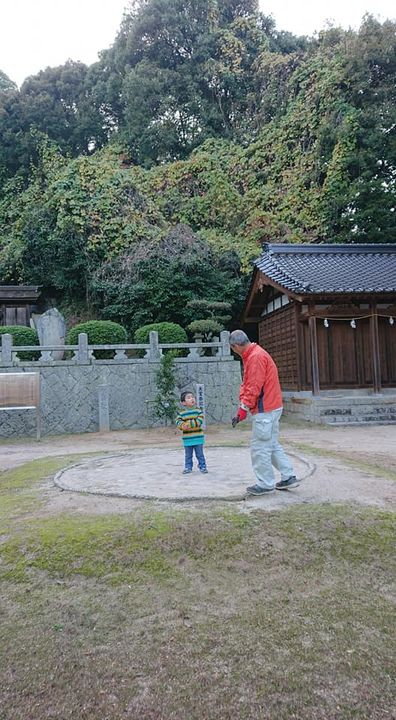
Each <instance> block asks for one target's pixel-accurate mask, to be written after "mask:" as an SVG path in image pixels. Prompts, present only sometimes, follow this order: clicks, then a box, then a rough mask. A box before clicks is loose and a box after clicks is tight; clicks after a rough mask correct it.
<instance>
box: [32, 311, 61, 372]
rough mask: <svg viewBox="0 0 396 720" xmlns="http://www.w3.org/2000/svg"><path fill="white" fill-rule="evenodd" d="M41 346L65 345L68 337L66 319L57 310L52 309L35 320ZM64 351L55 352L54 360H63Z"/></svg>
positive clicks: (53, 352) (52, 353)
mask: <svg viewBox="0 0 396 720" xmlns="http://www.w3.org/2000/svg"><path fill="white" fill-rule="evenodd" d="M34 322H35V325H36V330H37V334H38V336H39V342H40V345H64V344H65V336H66V322H65V318H64V317H63V315H61V313H60V312H59V310H57V309H56V308H50V310H47V311H46V312H45V313H43V314H42V315H39V316H38V317H36V318H34ZM63 355H64V351H63V350H53V351H52V352H51V358H52V360H63Z"/></svg>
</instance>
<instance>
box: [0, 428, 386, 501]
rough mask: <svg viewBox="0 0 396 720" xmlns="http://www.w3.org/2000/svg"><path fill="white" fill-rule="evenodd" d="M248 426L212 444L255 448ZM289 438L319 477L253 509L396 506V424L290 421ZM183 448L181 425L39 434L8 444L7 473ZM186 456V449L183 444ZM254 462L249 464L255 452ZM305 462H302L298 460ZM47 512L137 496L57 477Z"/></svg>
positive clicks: (212, 437) (210, 437) (49, 488)
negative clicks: (76, 488)
mask: <svg viewBox="0 0 396 720" xmlns="http://www.w3.org/2000/svg"><path fill="white" fill-rule="evenodd" d="M249 441H250V428H249V425H248V424H245V425H241V426H239V427H238V428H236V429H235V430H232V429H231V428H227V427H224V426H210V427H209V428H208V429H207V447H208V453H210V447H211V446H219V445H220V446H227V445H229V446H232V447H244V446H246V447H247V446H248V445H249ZM282 442H283V443H284V445H285V448H286V449H287V450H289V452H291V453H292V455H294V456H296V455H297V457H298V456H299V457H300V458H302V459H305V460H307V461H308V462H309V463H310V465H311V466H312V464H314V466H315V470H314V472H313V473H312V476H311V477H309V478H307V480H306V481H305V482H304V485H303V486H300V490H299V492H298V493H296V492H294V493H277V494H276V495H274V496H267V497H265V498H254V499H250V500H248V502H247V503H244V505H245V507H249V506H250V504H251V503H252V502H253V504H254V506H255V507H263V508H267V509H276V508H278V507H283V506H287V505H288V504H291V503H321V502H357V503H359V504H363V505H371V506H377V507H383V508H386V507H389V508H390V507H392V506H394V505H395V504H396V484H395V482H394V480H395V478H396V427H395V426H392V425H387V426H376V427H358V426H353V427H338V428H332V427H323V426H313V425H309V424H307V423H297V424H296V423H291V422H288V421H287V420H286V421H284V422H283V424H282ZM150 447H155V448H158V449H161V448H162V449H166V448H169V449H170V448H179V447H180V437H179V433H178V431H176V430H175V429H174V428H156V429H154V430H153V429H149V430H126V431H118V432H111V433H102V434H101V433H92V434H80V435H68V436H57V437H47V438H45V439H43V440H42V441H41V442H39V443H38V442H36V441H35V440H33V439H21V440H15V441H8V442H7V441H1V442H0V471H1V470H7V469H12V468H15V467H18V466H20V465H21V464H23V463H26V462H29V461H31V460H36V459H40V458H48V457H56V456H65V465H67V464H68V462H67V456H69V455H70V454H73V455H74V456H75V455H81V456H85V455H89V454H91V453H94V454H101V453H103V454H104V453H111V454H114V453H118V452H120V453H122V452H125V451H130V450H137V449H141V448H150ZM180 453H181V457H182V449H181V448H180ZM246 462H247V464H249V458H248V453H247V454H246ZM297 466H298V462H297ZM43 490H44V492H45V494H46V496H47V497H46V500H47V508H46V509H47V511H48V510H49V511H51V510H53V511H54V512H61V511H62V509H67V510H68V511H76V512H83V513H84V512H91V513H92V512H93V513H95V514H96V513H98V514H101V513H103V512H105V513H107V512H128V511H129V510H130V508H131V506H132V505H133V503H134V502H136V501H134V500H131V499H128V498H120V499H118V498H110V497H107V498H104V497H100V496H97V495H90V496H86V495H82V494H79V493H74V492H60V491H59V489H58V488H54V486H53V484H52V479H49V480H48V482H47V483H46V486H45V487H44V488H43Z"/></svg>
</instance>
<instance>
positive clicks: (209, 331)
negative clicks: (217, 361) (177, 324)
mask: <svg viewBox="0 0 396 720" xmlns="http://www.w3.org/2000/svg"><path fill="white" fill-rule="evenodd" d="M187 330H188V331H189V332H190V333H192V334H193V335H203V339H204V342H211V340H212V338H213V336H214V335H216V334H218V333H220V332H221V331H222V330H224V325H223V324H222V323H220V322H218V320H215V319H214V318H206V319H205V320H193V322H192V323H190V324H189V325H187Z"/></svg>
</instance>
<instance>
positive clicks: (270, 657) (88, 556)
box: [0, 456, 395, 720]
mask: <svg viewBox="0 0 396 720" xmlns="http://www.w3.org/2000/svg"><path fill="white" fill-rule="evenodd" d="M68 460H73V458H70V456H69V457H68ZM64 465H65V459H64V458H48V459H46V460H41V461H34V462H31V463H28V464H26V465H24V466H21V467H19V468H18V469H16V470H13V471H7V472H5V473H2V475H0V581H1V585H0V593H1V598H0V600H1V602H0V719H1V720H47V719H49V718H51V719H54V718H55V719H56V720H66V719H67V718H73V720H120V719H121V718H130V719H131V720H135V719H136V720H138V718H139V720H231V719H232V720H267V719H270V720H292V719H298V720H336V719H337V720H341V719H342V720H349V719H352V718H356V720H369V719H370V720H387V719H389V720H390V719H391V718H394V717H395V715H394V704H393V700H394V697H395V694H394V689H395V688H394V686H393V687H392V677H394V676H395V667H394V633H393V623H394V604H393V596H392V579H393V578H394V547H395V532H394V527H395V525H394V517H393V516H392V515H391V513H389V512H383V511H379V510H377V509H368V508H360V507H358V506H342V505H322V506H312V505H304V504H302V505H301V506H293V507H292V508H291V509H289V510H283V511H280V512H272V513H265V512H258V511H257V512H253V513H249V514H247V513H242V512H239V511H238V510H237V509H236V508H235V507H234V506H232V507H231V509H230V506H227V505H217V504H216V505H213V504H210V505H209V504H208V505H207V506H206V507H205V506H203V505H201V506H197V507H196V508H193V507H174V506H171V505H169V506H161V507H160V509H159V506H158V505H155V504H149V503H136V504H135V505H134V506H133V510H132V511H131V512H130V513H128V514H119V515H116V514H101V515H97V516H93V515H87V514H78V513H74V514H70V513H69V514H67V513H62V514H57V515H53V514H51V515H50V514H49V513H46V510H45V497H44V496H43V490H42V481H43V479H44V478H46V477H48V476H49V475H51V474H54V473H55V472H56V470H57V469H58V468H60V467H62V466H64Z"/></svg>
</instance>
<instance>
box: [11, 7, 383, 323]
mask: <svg viewBox="0 0 396 720" xmlns="http://www.w3.org/2000/svg"><path fill="white" fill-rule="evenodd" d="M175 3H176V0H175ZM160 5H161V0H157V1H156V2H154V0H150V1H148V2H147V3H145V4H143V5H142V7H143V9H144V8H146V10H147V12H148V9H150V7H151V8H152V9H153V8H154V7H157V6H158V7H159V6H160ZM176 5H177V3H176ZM192 5H193V4H192ZM192 5H191V7H192ZM198 5H199V4H198ZM198 5H197V6H196V8H198ZM231 5H232V6H234V5H236V4H235V3H231ZM250 5H252V7H253V5H254V3H250ZM188 7H189V8H190V5H188ZM224 7H225V4H224ZM190 9H191V8H190ZM196 11H197V12H198V10H196ZM141 12H143V11H141ZM224 12H225V11H224ZM154 15H155V13H154ZM150 17H151V16H150ZM161 17H162V16H161ZM155 18H156V21H157V20H158V17H157V16H155ZM179 20H180V18H179ZM143 21H144V22H143ZM152 21H153V22H154V20H153V19H152ZM198 21H199V22H201V23H203V25H202V27H206V26H205V22H204V20H203V19H202V18H201V20H199V18H198V20H197V22H198ZM242 21H243V22H242ZM147 22H148V16H147V13H146V15H141V16H136V15H134V16H131V18H130V19H129V21H128V22H126V21H125V23H124V25H123V26H122V32H121V33H120V35H119V37H118V39H117V42H116V43H115V45H114V48H113V49H112V51H111V53H110V55H111V57H110V56H109V57H108V58H107V60H108V63H107V65H106V72H105V71H104V69H103V68H102V70H103V72H102V74H100V77H101V78H102V81H103V78H104V77H107V80H106V88H107V90H106V92H109V87H110V86H109V84H108V83H109V82H110V80H111V78H113V80H112V81H114V82H115V79H114V77H113V75H112V74H111V72H112V71H111V68H113V69H114V63H116V59H117V62H119V64H120V65H119V67H120V76H122V74H123V73H124V74H125V83H123V84H122V87H121V88H119V92H120V93H121V94H120V95H119V94H118V95H117V93H118V91H117V92H115V90H114V88H113V90H114V94H113V97H110V95H109V96H108V98H107V101H108V113H110V114H111V113H112V114H113V115H112V117H113V120H114V123H116V120H117V123H116V124H117V127H118V130H117V131H115V130H114V131H113V133H112V134H110V135H109V136H108V139H107V141H106V143H104V144H105V147H103V148H102V149H98V150H96V151H95V152H92V153H91V154H89V153H88V154H80V155H77V156H76V157H70V152H71V153H72V150H70V151H69V154H68V155H67V154H65V152H64V151H62V148H60V147H59V144H56V143H54V142H53V138H51V137H50V133H46V134H43V132H42V130H40V132H39V131H38V130H37V131H35V132H36V134H34V133H33V134H32V133H30V135H29V138H30V140H29V142H34V143H35V145H34V146H35V153H36V154H35V158H34V162H33V166H31V167H32V169H31V172H30V175H29V177H28V178H27V177H26V176H25V175H23V173H22V174H21V173H16V174H15V175H14V176H13V177H11V178H10V179H9V180H7V181H6V182H5V183H4V184H3V191H2V196H1V199H0V277H1V278H2V281H3V282H20V281H23V282H31V283H39V284H40V285H42V286H43V290H44V292H45V293H46V294H47V295H49V296H52V297H54V298H55V299H56V301H57V302H63V303H68V302H69V303H70V302H72V301H73V302H76V301H78V302H80V303H82V304H86V305H88V307H90V308H92V309H93V310H94V311H95V312H96V313H97V314H98V315H99V316H101V317H103V318H107V319H111V320H115V321H119V322H122V323H123V324H124V325H125V326H126V327H127V328H128V329H129V330H130V332H131V333H132V332H133V331H135V330H136V328H137V327H139V326H140V325H143V324H147V323H152V322H162V321H169V320H173V321H174V322H177V323H179V324H181V325H182V326H183V327H186V326H187V324H188V323H190V322H191V321H192V320H194V319H196V318H195V316H194V314H193V312H192V310H191V301H194V300H196V299H201V298H205V299H207V300H209V301H213V302H216V301H226V302H228V303H230V304H231V306H232V312H233V314H234V315H235V313H236V311H237V309H238V306H239V304H240V302H241V298H242V296H243V292H244V284H245V282H246V281H245V280H244V276H243V274H244V272H245V271H247V270H249V267H250V261H251V259H252V258H253V257H255V256H256V255H257V254H258V252H259V247H260V244H261V243H262V242H263V241H287V242H306V241H312V240H326V241H327V242H352V241H353V242H396V220H395V216H396V212H395V209H394V208H395V178H396V143H395V127H396V116H395V107H396V105H395V87H396V82H395V80H396V59H395V58H396V53H395V29H396V25H395V23H392V22H390V21H387V22H385V23H383V24H380V23H378V22H377V21H375V20H373V19H372V18H366V20H365V21H364V22H363V24H362V26H361V28H360V30H359V32H352V31H348V32H345V31H342V30H340V29H330V30H328V31H326V32H323V33H322V34H321V35H320V37H319V38H318V39H315V40H312V41H304V42H303V41H302V40H299V41H297V39H294V40H293V38H286V37H285V36H284V35H283V36H282V34H278V35H277V34H276V33H275V31H274V30H273V28H272V30H271V27H270V26H268V25H266V24H265V22H264V20H263V19H262V18H261V19H260V18H258V16H257V17H256V16H254V15H252V13H250V14H249V13H247V15H246V17H243V16H241V15H240V16H237V17H235V16H233V17H230V18H229V19H228V20H227V17H226V14H224V15H223V16H222V19H221V23H222V24H221V23H220V24H221V28H220V29H219V28H218V31H216V32H217V35H216V37H217V43H220V45H219V44H217V45H216V43H214V41H213V43H214V44H213V43H212V45H210V44H209V45H210V47H209V49H208V47H207V46H206V45H205V52H207V53H208V56H207V58H206V59H207V62H209V59H208V58H210V57H211V58H212V59H213V62H214V61H215V60H216V63H217V64H216V63H215V64H214V65H213V72H214V73H215V74H214V75H213V77H217V79H218V82H219V83H220V80H221V82H222V83H223V85H222V90H221V92H220V90H219V92H220V96H221V97H223V96H224V98H226V99H227V103H225V104H222V103H221V108H222V111H221V112H220V115H219V114H218V113H217V110H218V108H219V98H220V96H219V97H217V96H216V93H214V95H215V103H214V105H215V107H216V108H217V110H216V112H215V110H214V107H212V106H211V104H210V103H211V102H212V100H213V97H212V96H210V93H208V92H207V88H206V89H205V88H204V87H203V86H202V84H201V85H200V84H199V82H198V79H199V78H198V75H197V72H198V71H197V68H196V67H195V66H194V63H193V62H192V60H191V62H189V63H187V61H186V57H187V56H186V55H185V53H184V54H183V53H181V55H180V57H181V58H184V59H183V62H181V60H180V62H179V61H177V62H176V60H174V59H173V60H174V63H176V65H175V67H176V68H177V72H178V73H179V74H180V73H181V75H183V73H187V72H190V73H191V78H190V80H191V83H192V87H193V89H194V88H195V89H194V93H195V97H198V95H197V93H198V91H199V92H200V93H201V94H202V97H204V98H206V100H205V103H206V105H205V108H206V110H205V112H206V113H207V117H206V120H205V123H203V121H202V122H201V120H197V126H196V132H194V133H193V134H191V132H189V133H187V134H186V126H185V125H184V126H182V125H181V124H180V118H181V114H180V113H181V108H184V109H183V112H185V113H188V107H190V106H189V102H190V100H191V97H192V95H190V94H189V93H190V90H191V88H190V89H189V90H188V93H187V95H186V96H185V97H184V100H183V95H182V92H181V89H180V87H181V86H180V85H177V87H179V90H180V94H179V95H178V96H177V98H175V97H173V102H174V106H173V114H172V109H171V108H170V107H168V106H167V107H166V108H165V103H166V102H169V93H168V90H169V87H168V84H167V83H168V80H169V78H168V80H167V81H166V82H165V80H166V78H167V77H168V76H166V75H164V74H162V75H161V74H160V77H161V78H162V81H163V87H162V85H160V86H158V87H157V86H155V85H150V83H154V75H155V73H151V74H150V72H147V73H146V75H144V73H143V69H142V67H141V63H142V62H146V64H147V62H148V58H147V57H146V55H147V53H149V51H150V47H151V46H150V45H144V43H143V45H142V44H141V43H142V42H143V40H142V37H143V35H144V33H143V29H144V28H145V30H144V32H146V31H147V32H148V29H147V27H148V26H147ZM219 22H220V21H219ZM139 23H140V25H139ZM142 23H143V25H142ZM145 23H146V24H145ZM138 26H139V27H140V31H141V33H143V34H142V35H141V37H140V36H139V33H138V32H137V27H138ZM178 27H179V26H178ZM194 27H195V25H194ZM197 27H198V26H197ZM142 28H143V29H142ZM171 29H172V28H171ZM179 29H180V27H179ZM253 29H254V32H253ZM173 30H174V32H175V39H174V42H175V43H177V42H179V47H180V42H181V40H180V37H179V36H178V35H177V33H176V30H177V28H176V27H173ZM140 31H139V32H140ZM185 31H186V32H187V30H185ZM205 32H206V31H205ZM208 32H209V31H208ZM227 33H228V34H227ZM154 34H155V33H154V30H153V36H154ZM209 35H210V32H209ZM156 37H157V35H156ZM158 37H162V35H160V36H158ZM208 37H209V36H208ZM210 37H212V36H211V35H210ZM238 38H239V40H238ZM212 40H213V38H212ZM237 40H238V42H237ZM190 41H191V43H192V45H191V52H192V56H191V57H194V53H195V51H198V49H199V48H201V50H200V51H202V52H204V50H203V49H202V42H203V40H202V32H201V35H200V34H199V32H198V35H197V36H194V37H191V38H190ZM158 42H159V41H158ZM133 43H135V45H133ZM194 43H195V45H194ZM133 47H135V50H136V53H137V55H136V57H135V56H134V55H133V52H132V49H133ZM219 47H221V48H222V52H223V54H222V55H221V53H220V55H219V52H220V50H219ZM231 47H234V50H235V52H234V54H232V53H231V49H230V48H231ZM131 48H132V49H131ZM172 48H174V45H173V44H172ZM157 51H158V52H157ZM157 51H156V52H157V54H156V56H155V63H156V65H155V67H156V68H157V70H158V68H159V67H161V68H162V69H163V70H164V68H165V66H166V65H167V63H168V65H169V64H171V61H170V59H169V57H168V56H167V54H166V52H165V49H164V48H163V47H162V48H159V49H158V48H157ZM109 52H110V51H109ZM150 52H151V51H150ZM114 53H115V54H116V56H117V58H116V59H115V55H114ZM117 53H118V54H117ZM123 53H124V55H123ZM128 53H129V55H128ZM126 56H128V58H129V60H128V62H132V59H133V58H132V56H133V57H135V59H134V60H133V62H134V63H135V65H133V67H134V70H133V72H134V75H133V77H131V72H130V70H128V67H130V66H129V65H128V66H127V63H126V60H125V57H126ZM220 56H221V62H220V59H219V58H220ZM122 58H124V60H125V63H124V65H123V62H124V60H122ZM128 58H127V59H128ZM131 58H132V59H131ZM151 62H153V63H154V59H153V57H152V58H151ZM227 63H228V64H227ZM205 67H206V66H205ZM227 68H228V69H227ZM168 69H169V68H168ZM220 70H221V72H220ZM94 71H95V72H98V68H96V70H95V66H93V67H92V68H91V74H92V73H94ZM200 71H202V72H203V68H202V67H201V70H200ZM175 72H176V71H175ZM106 73H107V74H108V73H110V75H106ZM216 73H217V74H216ZM127 76H128V78H127ZM143 76H144V82H145V83H146V85H147V87H146V91H147V93H150V92H154V90H155V87H157V89H156V92H157V94H158V98H159V99H161V98H162V100H161V102H162V105H161V107H162V110H161V108H160V107H159V105H158V103H147V105H145V104H144V103H143V104H141V107H140V112H141V114H140V115H139V116H138V115H137V114H136V113H137V110H138V109H137V107H136V103H135V100H133V102H132V99H131V96H130V95H129V94H128V92H127V91H126V89H127V88H131V87H132V85H133V82H134V83H135V85H136V82H137V81H138V79H139V78H140V80H141V82H143V80H142V78H143ZM155 77H156V78H157V80H156V81H155V82H158V75H156V76H155ZM172 77H173V76H172ZM183 77H186V76H185V75H183ZM203 77H204V78H205V77H206V79H207V76H206V75H205V76H203ZM132 80H133V82H132ZM179 80H180V78H179ZM169 82H170V81H169ZM180 82H181V81H180ZM202 82H203V80H202ZM98 83H99V80H98ZM227 83H228V84H227ZM110 85H111V83H110ZM135 85H134V86H133V87H135ZM216 87H217V86H216ZM5 92H6V93H8V95H7V97H9V93H14V92H15V90H13V89H12V88H11V89H10V88H9V89H8V90H6V91H5ZM96 92H97V93H99V94H100V93H104V92H105V89H104V86H103V84H102V85H101V84H100V83H99V84H98V85H97V86H96ZM191 92H192V91H191ZM216 92H217V91H216ZM161 93H162V95H161ZM166 93H168V94H166ZM194 93H193V94H194ZM116 97H121V98H122V103H123V104H122V108H121V107H119V108H118V112H119V115H118V119H117V118H115V114H114V113H115V103H116ZM211 97H212V100H211ZM216 97H217V99H216ZM202 102H203V100H202ZM183 103H184V104H183ZM194 107H195V106H194ZM197 107H198V108H200V111H201V110H202V107H203V106H202V104H201V102H199V103H198V105H197ZM186 108H187V109H186ZM232 108H234V111H233V110H232ZM132 110H133V113H132ZM193 110H194V108H192V106H191V107H190V112H191V113H192V114H191V117H193ZM162 111H163V112H162ZM161 112H162V115H161ZM194 112H198V110H197V108H195V110H194ZM142 113H143V114H142ZM164 113H165V114H164ZM132 116H133V118H135V119H134V121H133V123H132V119H131V118H132ZM220 116H221V117H222V120H221V118H220ZM109 117H110V115H109V116H108V119H109ZM161 117H162V122H160V118H161ZM128 118H129V120H128ZM201 119H202V118H201ZM138 120H139V123H140V124H139V126H137V125H136V123H137V122H138ZM109 123H110V120H109ZM131 123H132V124H131ZM134 123H135V124H134ZM110 124H111V123H110ZM132 126H133V127H132ZM136 128H138V129H136ZM154 128H157V131H156V135H155V137H156V140H155V148H156V154H155V157H154V156H152V155H151V156H149V154H147V153H146V151H145V148H146V149H147V148H148V147H150V148H153V147H154V145H153V144H152V141H151V140H150V142H148V141H147V142H146V145H145V144H144V143H143V138H146V140H147V138H148V137H151V135H150V133H153V132H154ZM197 128H199V132H198V130H197ZM201 131H202V132H201ZM0 132H1V119H0ZM183 132H184V135H183ZM172 138H173V139H172ZM183 138H184V140H183ZM171 140H172V142H171ZM153 142H154V141H153ZM150 143H151V144H150ZM172 143H173V144H172ZM100 144H103V142H102V141H101V143H99V141H98V142H97V143H96V145H97V147H99V145H100ZM72 154H73V153H72ZM171 158H173V160H171ZM245 277H246V272H245ZM189 303H190V304H189Z"/></svg>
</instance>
